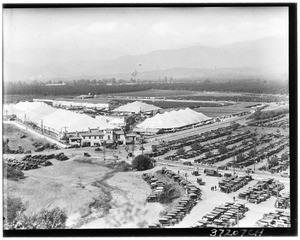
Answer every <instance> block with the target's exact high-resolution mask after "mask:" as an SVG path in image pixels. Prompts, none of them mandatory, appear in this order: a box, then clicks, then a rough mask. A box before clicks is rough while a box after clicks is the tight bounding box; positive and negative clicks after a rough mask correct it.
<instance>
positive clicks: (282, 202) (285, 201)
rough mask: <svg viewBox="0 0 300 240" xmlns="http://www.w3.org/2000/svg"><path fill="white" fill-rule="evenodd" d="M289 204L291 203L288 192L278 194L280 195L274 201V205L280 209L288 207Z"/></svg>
mask: <svg viewBox="0 0 300 240" xmlns="http://www.w3.org/2000/svg"><path fill="white" fill-rule="evenodd" d="M290 205H291V199H290V193H283V194H280V197H278V198H277V200H276V202H275V207H276V208H280V209H287V208H290Z"/></svg>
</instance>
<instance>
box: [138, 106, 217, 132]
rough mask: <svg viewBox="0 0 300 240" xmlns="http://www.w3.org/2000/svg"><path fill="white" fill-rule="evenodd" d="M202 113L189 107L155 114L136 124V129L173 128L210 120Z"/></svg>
mask: <svg viewBox="0 0 300 240" xmlns="http://www.w3.org/2000/svg"><path fill="white" fill-rule="evenodd" d="M210 119H211V118H209V117H207V116H205V115H204V114H203V113H198V112H195V111H193V110H191V109H189V108H186V109H180V110H178V111H176V110H173V111H170V112H164V113H163V114H159V113H158V114H156V115H155V116H154V117H152V118H147V119H146V120H145V121H144V122H142V123H140V124H138V125H137V128H138V129H152V130H153V129H157V130H159V129H173V128H181V127H184V126H188V125H193V124H197V123H200V122H204V121H207V120H210Z"/></svg>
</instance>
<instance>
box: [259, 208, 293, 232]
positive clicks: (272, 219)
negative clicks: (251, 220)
mask: <svg viewBox="0 0 300 240" xmlns="http://www.w3.org/2000/svg"><path fill="white" fill-rule="evenodd" d="M255 226H257V227H260V228H267V227H285V228H289V227H291V219H290V212H289V211H284V210H275V212H270V213H266V214H264V215H263V218H262V219H260V220H258V221H257V222H256V223H255Z"/></svg>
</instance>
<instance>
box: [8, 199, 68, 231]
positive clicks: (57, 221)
mask: <svg viewBox="0 0 300 240" xmlns="http://www.w3.org/2000/svg"><path fill="white" fill-rule="evenodd" d="M25 210H26V207H25V205H24V204H23V203H22V201H21V199H20V198H11V197H10V196H8V197H7V199H6V201H4V229H63V228H66V220H67V214H66V213H65V212H64V211H63V210H61V209H59V208H54V209H52V210H42V211H40V212H38V213H37V214H36V215H34V216H29V217H28V216H26V215H25V214H24V212H25Z"/></svg>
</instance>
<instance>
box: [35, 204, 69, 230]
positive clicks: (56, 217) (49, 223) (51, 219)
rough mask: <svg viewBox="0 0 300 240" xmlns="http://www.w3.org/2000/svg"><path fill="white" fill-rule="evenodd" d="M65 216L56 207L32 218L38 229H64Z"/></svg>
mask: <svg viewBox="0 0 300 240" xmlns="http://www.w3.org/2000/svg"><path fill="white" fill-rule="evenodd" d="M67 218H68V217H67V214H66V213H65V212H64V211H63V210H61V209H59V208H58V207H56V208H54V209H52V210H42V211H40V212H39V213H38V214H37V215H35V216H34V217H33V219H34V222H36V223H37V228H38V229H63V228H66V221H67Z"/></svg>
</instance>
